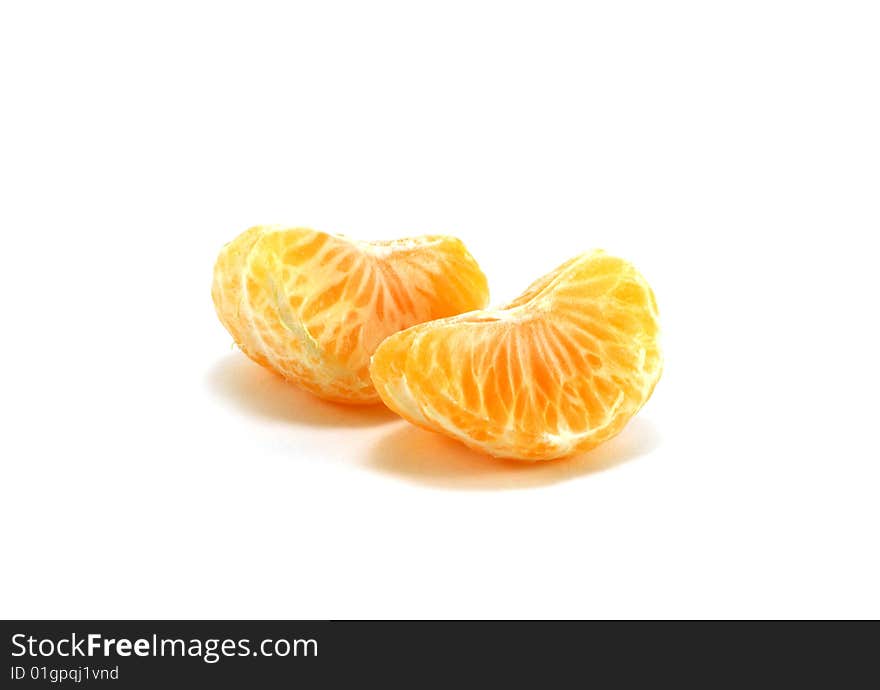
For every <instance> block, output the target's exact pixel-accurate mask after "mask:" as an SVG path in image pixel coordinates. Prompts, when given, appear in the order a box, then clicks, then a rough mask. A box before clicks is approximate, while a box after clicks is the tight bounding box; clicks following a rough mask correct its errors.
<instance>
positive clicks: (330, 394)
mask: <svg viewBox="0 0 880 690" xmlns="http://www.w3.org/2000/svg"><path fill="white" fill-rule="evenodd" d="M212 294H213V296H214V304H215V306H216V308H217V313H218V315H219V317H220V320H221V322H222V323H223V325H224V326H226V328H227V330H228V331H229V332H230V333H231V334H232V337H233V338H234V339H235V341H236V342H237V343H238V344H239V346H240V347H241V349H242V350H243V351H244V352H245V353H246V354H247V355H248V356H249V357H251V359H253V360H255V361H257V362H259V363H260V364H262V365H263V366H266V367H268V368H270V369H273V370H274V371H276V372H278V373H279V374H281V375H282V376H284V377H285V378H287V379H289V380H291V381H293V382H295V383H297V384H299V385H300V386H302V387H303V388H305V389H306V390H309V391H311V392H312V393H314V394H316V395H318V396H321V397H323V398H327V399H330V400H334V401H338V402H349V403H373V402H378V401H379V397H378V395H377V393H376V391H375V388H374V387H373V384H372V381H371V379H370V374H369V363H370V356H371V355H372V354H373V352H374V351H375V350H376V347H377V346H378V345H379V343H381V342H382V340H384V339H385V338H386V337H387V336H389V335H391V334H392V333H396V332H397V331H399V330H402V329H404V328H408V327H410V326H413V325H415V324H418V323H421V322H423V321H427V320H429V319H438V318H443V317H448V316H451V315H454V314H460V313H462V312H465V311H470V310H473V309H479V308H481V307H484V306H485V305H486V302H487V300H488V296H489V290H488V285H487V282H486V277H485V276H484V275H483V273H482V271H481V270H480V267H479V266H478V265H477V262H476V261H475V260H474V258H473V257H472V256H471V255H470V254H469V253H468V251H467V249H466V248H465V246H464V244H462V242H461V241H460V240H457V239H455V238H453V237H446V236H441V235H427V236H421V237H413V238H408V239H400V240H392V241H384V242H362V241H358V240H352V239H349V238H346V237H342V236H339V235H329V234H327V233H324V232H318V231H316V230H310V229H307V228H282V227H278V226H258V227H255V228H251V229H249V230H247V231H245V232H244V233H243V234H242V235H240V236H239V237H238V238H236V239H235V240H233V241H232V242H231V243H229V244H228V245H226V247H224V248H223V251H222V252H221V253H220V257H219V258H218V260H217V264H216V266H215V269H214V287H213V290H212Z"/></svg>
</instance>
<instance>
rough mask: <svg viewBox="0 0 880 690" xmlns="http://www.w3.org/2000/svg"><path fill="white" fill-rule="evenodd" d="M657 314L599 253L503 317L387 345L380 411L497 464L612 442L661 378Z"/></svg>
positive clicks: (380, 359) (641, 289)
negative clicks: (497, 460)
mask: <svg viewBox="0 0 880 690" xmlns="http://www.w3.org/2000/svg"><path fill="white" fill-rule="evenodd" d="M658 340H659V327H658V322H657V304H656V301H655V299H654V294H653V292H652V291H651V288H650V286H649V285H648V283H647V282H646V281H645V279H644V278H643V277H642V275H641V274H640V273H639V272H638V271H637V270H636V269H635V268H634V267H633V266H632V265H631V264H629V263H628V262H626V261H624V260H623V259H619V258H616V257H613V256H609V255H607V254H605V253H604V252H602V251H593V252H588V253H586V254H582V255H580V256H577V257H575V258H574V259H572V260H570V261H568V262H566V263H565V264H563V265H562V266H560V267H559V268H557V269H556V270H554V271H552V272H551V273H549V274H547V275H546V276H544V277H542V278H540V279H538V280H537V281H535V282H534V283H533V284H532V285H531V286H530V287H529V288H528V289H527V290H526V291H525V292H524V293H523V294H522V295H521V296H520V297H518V298H517V299H515V300H514V301H513V302H511V303H510V304H508V305H506V306H505V307H502V308H500V309H486V310H481V311H476V312H472V313H468V314H462V315H460V316H454V317H452V318H447V319H443V320H440V321H434V322H430V323H424V324H421V325H418V326H414V327H412V328H409V329H407V330H405V331H401V332H399V333H397V334H395V335H393V336H391V337H389V338H388V339H387V340H385V341H384V342H383V343H382V344H381V345H380V346H379V348H378V350H376V353H375V354H374V356H373V361H372V365H371V368H370V373H371V375H372V378H373V383H374V384H375V386H376V390H377V391H378V392H379V395H380V396H381V397H382V400H383V401H384V402H385V403H386V404H387V405H388V406H389V407H390V408H391V409H393V410H394V411H395V412H397V413H398V414H400V415H401V416H402V417H404V418H406V419H408V420H409V421H411V422H413V423H414V424H418V425H419V426H422V427H424V428H426V429H430V430H432V431H438V432H441V433H444V434H446V435H448V436H451V437H453V438H456V439H458V440H460V441H462V442H463V443H465V444H466V445H468V446H470V447H472V448H474V449H477V450H480V451H483V452H486V453H489V454H491V455H495V456H499V457H508V458H516V459H523V460H549V459H552V458H558V457H563V456H567V455H571V454H573V453H577V452H581V451H585V450H589V449H590V448H593V447H595V446H596V445H598V444H599V443H602V442H603V441H605V440H607V439H609V438H611V437H612V436H614V435H615V434H617V433H618V432H619V431H620V430H621V429H622V428H623V427H624V425H625V424H626V423H627V422H628V421H629V419H630V418H631V417H632V416H633V415H634V414H635V413H636V412H637V411H638V410H639V408H641V406H642V405H643V404H644V403H645V402H646V401H647V400H648V398H649V397H650V395H651V393H652V391H653V390H654V386H655V385H656V383H657V380H658V379H659V378H660V373H661V370H662V359H661V353H660V347H659V342H658Z"/></svg>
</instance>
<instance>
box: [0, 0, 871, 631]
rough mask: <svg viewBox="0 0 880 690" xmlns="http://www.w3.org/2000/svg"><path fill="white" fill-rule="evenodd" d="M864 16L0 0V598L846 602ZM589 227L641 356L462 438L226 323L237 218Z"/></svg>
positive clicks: (515, 287)
mask: <svg viewBox="0 0 880 690" xmlns="http://www.w3.org/2000/svg"><path fill="white" fill-rule="evenodd" d="M878 36H880V15H878V9H877V4H876V3H871V2H865V3H855V2H824V3H823V2H790V3H786V2H771V1H767V0H762V1H761V2H742V1H740V2H730V3H720V2H713V3H706V2H673V3H655V2H645V3H632V2H607V3H582V2H578V3H571V4H562V3H553V2H546V1H542V2H533V3H517V2H504V3H500V2H499V3H483V2H474V1H468V2H462V3H452V2H448V1H445V2H437V3H420V2H400V3H394V4H387V3H381V4H377V3H346V4H341V3H328V2H321V3H318V2H315V3H292V2H286V3H277V4H267V3H259V2H251V1H249V2H241V3H217V2H212V3H204V4H197V3H190V2H172V3H156V2H154V3H139V4H137V5H135V4H134V3H118V2H107V3H91V2H78V3H55V4H49V3H40V2H6V3H3V6H2V10H0V79H2V83H0V87H2V93H0V96H2V104H0V125H2V126H0V195H2V196H0V232H2V245H0V246H2V258H3V261H2V270H0V281H2V285H0V287H2V295H3V302H2V303H3V319H2V360H0V368H2V371H0V375H2V379H0V395H2V405H3V419H4V423H3V425H2V427H3V428H2V434H0V444H2V447H0V454H2V460H0V463H2V464H0V467H2V489H0V490H2V498H0V534H2V554H3V555H2V567H0V615H2V616H3V617H173V618H182V617H212V618H222V617H255V618H287V617H293V618H334V617H335V618H339V617H349V618H351V617H354V618H358V617H504V618H506V617H656V616H660V617H694V616H696V617H752V616H760V617H815V616H818V617H826V616H830V617H837V616H845V617H852V616H855V617H877V616H880V593H878V581H880V556H878V524H880V507H878V488H880V486H878V485H880V453H878V447H877V446H878V444H877V431H876V429H877V418H878V414H880V405H878V401H877V395H878V383H880V380H878V379H880V376H878V368H880V367H878V360H880V356H878V351H877V343H878V339H877V336H878V326H877V323H878V308H877V298H878V295H880V290H878V285H877V282H878V281H877V277H876V276H877V261H878V259H877V251H876V248H877V240H876V238H877V233H878V230H880V196H878V191H880V40H878ZM273 222H278V223H290V224H297V225H310V226H313V227H315V228H319V229H322V230H326V231H330V232H341V233H345V234H349V235H352V236H355V237H360V238H364V239H371V238H376V239H378V238H393V237H399V236H406V235H411V234H420V233H434V232H442V233H448V234H453V235H457V236H459V237H461V238H462V239H463V240H464V241H465V242H466V243H467V245H468V247H469V248H470V250H471V251H472V253H473V254H474V255H475V256H476V258H477V259H478V260H479V261H480V263H481V265H482V267H483V269H484V270H485V272H486V274H487V275H488V276H489V279H490V285H491V288H492V294H493V302H501V301H503V300H506V299H509V298H512V297H513V296H515V295H516V294H517V293H518V292H519V291H520V290H522V289H523V288H524V287H525V286H526V285H527V284H528V283H529V282H531V281H532V280H533V279H534V278H536V277H538V276H539V275H541V274H543V273H545V272H546V271H548V270H549V269H551V268H553V267H554V266H555V265H556V264H558V263H560V262H562V261H563V260H565V259H567V258H569V257H570V256H572V255H574V254H575V253H577V252H580V251H583V250H586V249H590V248H593V247H604V248H606V249H607V250H609V251H612V252H615V253H618V254H621V255H623V256H625V257H627V258H628V259H630V260H632V261H633V262H634V263H635V264H636V265H637V266H639V267H640V268H641V270H642V271H643V272H644V274H645V275H646V276H647V277H648V279H649V281H650V282H651V283H652V285H653V286H654V288H655V291H656V294H657V298H658V301H659V304H660V309H661V318H662V324H663V328H664V334H665V340H664V344H665V353H666V369H665V373H664V376H663V379H662V380H661V382H660V384H659V385H658V387H657V390H656V393H655V395H654V397H653V398H652V399H651V401H650V402H649V403H648V405H647V406H646V407H645V408H644V409H643V410H642V412H641V413H640V415H639V416H638V417H637V418H636V419H635V420H634V421H633V422H632V423H631V424H630V426H629V427H628V428H627V429H626V431H625V432H624V433H623V434H622V435H621V436H619V437H618V438H617V439H615V440H614V441H612V442H610V443H608V444H607V445H606V446H604V447H602V448H600V449H598V450H597V451H595V452H594V453H592V454H588V455H585V456H582V457H579V458H575V459H573V460H569V461H563V462H557V463H550V464H545V465H540V466H520V465H511V464H505V463H500V462H497V461H493V460H491V459H488V458H485V457H482V456H480V455H477V454H475V453H472V452H470V451H467V450H465V449H464V448H462V447H459V446H458V445H456V444H455V443H453V442H451V441H447V440H445V439H443V438H441V437H437V436H433V435H430V434H428V433H426V432H423V431H420V430H417V429H415V428H411V427H409V426H408V425H407V424H406V423H405V422H403V421H400V420H397V419H396V418H395V417H394V416H393V415H392V414H391V413H389V412H387V411H384V410H383V409H382V408H374V409H371V410H356V409H348V408H339V407H336V406H333V405H330V404H325V403H322V402H319V401H317V400H315V399H314V398H311V397H309V396H308V395H306V394H304V393H301V392H299V391H297V390H296V389H294V388H292V387H290V386H288V385H285V384H283V383H282V382H280V381H279V380H277V379H275V378H273V377H272V376H271V375H269V374H267V373H265V372H263V371H262V370H260V369H259V368H258V367H256V366H255V365H253V364H251V363H250V362H248V361H246V359H245V357H244V356H243V355H241V354H240V353H238V352H236V351H234V350H233V349H232V347H231V338H230V337H229V336H228V334H227V333H226V332H225V331H224V330H223V328H222V327H221V326H220V324H219V322H218V321H217V318H216V316H215V314H214V311H213V307H212V304H211V299H210V282H211V270H212V266H213V262H214V259H215V257H216V255H217V252H218V251H219V249H220V247H221V246H222V245H223V244H224V243H225V242H227V241H228V240H230V239H232V238H233V237H234V236H235V235H236V234H238V233H239V232H241V231H242V230H244V229H245V228H247V227H248V226H250V225H253V224H257V223H273Z"/></svg>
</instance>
